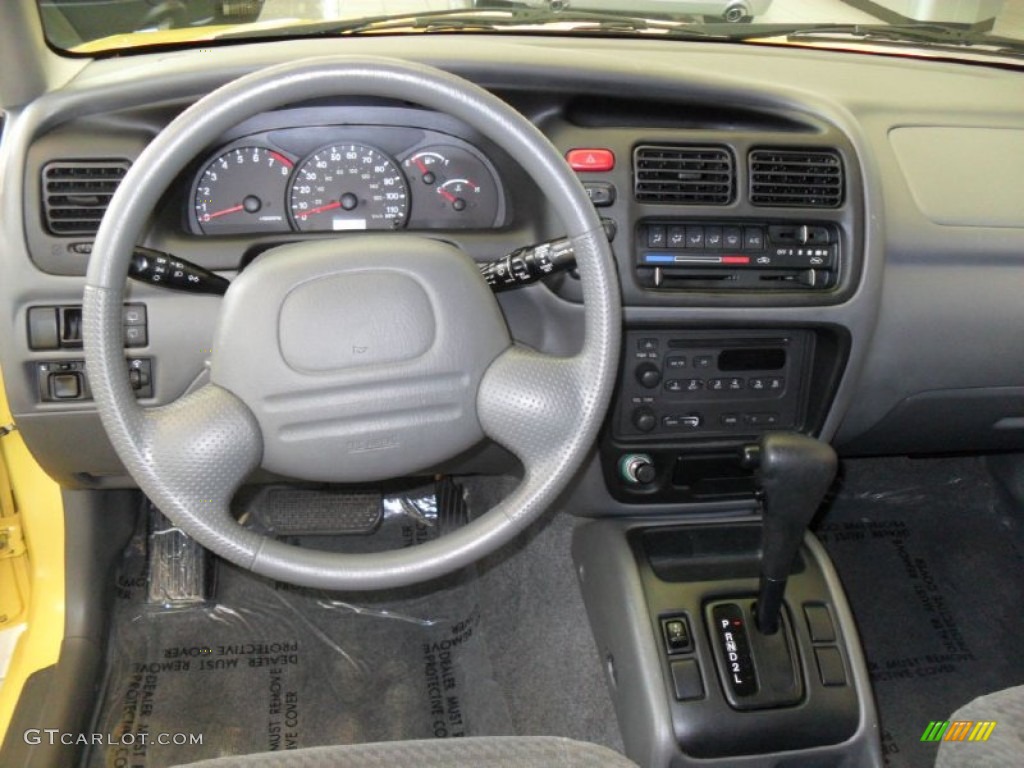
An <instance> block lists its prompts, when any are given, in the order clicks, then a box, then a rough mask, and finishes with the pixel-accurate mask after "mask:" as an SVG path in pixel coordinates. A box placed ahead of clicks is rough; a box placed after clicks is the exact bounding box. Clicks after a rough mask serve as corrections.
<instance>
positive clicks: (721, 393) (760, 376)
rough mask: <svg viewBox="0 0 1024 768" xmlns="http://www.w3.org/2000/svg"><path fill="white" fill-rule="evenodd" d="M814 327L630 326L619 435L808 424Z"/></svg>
mask: <svg viewBox="0 0 1024 768" xmlns="http://www.w3.org/2000/svg"><path fill="white" fill-rule="evenodd" d="M813 343H814V336H813V334H812V333H811V332H810V331H805V330H792V329H788V330H786V331H772V330H756V331H743V332H737V331H720V330H716V331H700V330H687V331H664V330H649V331H648V330H632V331H627V332H626V334H625V352H624V357H623V368H622V373H621V378H620V382H619V397H618V401H617V402H618V405H617V408H616V412H615V416H614V419H615V423H614V427H613V432H614V436H615V437H616V438H619V439H626V440H635V439H638V438H640V439H643V438H657V439H659V440H661V441H665V440H676V439H687V438H691V437H701V438H704V437H740V436H745V435H756V434H760V433H761V432H764V431H765V430H769V429H800V428H801V427H802V426H803V424H802V422H803V418H804V407H803V404H804V402H805V400H806V396H807V393H806V392H805V391H804V387H805V382H807V381H808V380H809V376H808V375H807V373H808V371H807V366H808V365H809V361H810V359H811V351H812V346H813Z"/></svg>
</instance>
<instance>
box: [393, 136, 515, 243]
mask: <svg viewBox="0 0 1024 768" xmlns="http://www.w3.org/2000/svg"><path fill="white" fill-rule="evenodd" d="M402 168H403V169H404V170H405V173H406V175H407V176H408V178H409V190H410V193H411V195H412V211H411V215H410V221H409V227H410V229H413V228H417V229H486V228H489V227H493V226H495V224H496V223H497V222H496V219H497V216H498V209H499V201H500V192H499V189H498V182H497V180H496V179H495V177H494V173H493V171H491V169H490V168H489V167H488V165H487V164H486V163H485V162H484V161H483V160H482V159H481V158H480V157H478V156H477V155H476V154H474V153H473V152H470V151H469V150H468V149H464V148H462V147H455V146H434V147H426V148H424V149H421V150H419V151H418V152H416V153H415V154H413V155H411V156H410V157H408V158H406V160H405V161H404V162H403V163H402Z"/></svg>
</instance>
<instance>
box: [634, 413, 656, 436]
mask: <svg viewBox="0 0 1024 768" xmlns="http://www.w3.org/2000/svg"><path fill="white" fill-rule="evenodd" d="M633 426H634V427H636V428H637V429H639V430H640V431H641V432H650V431H651V430H652V429H654V428H655V427H656V426H658V417H657V416H655V415H654V411H652V410H651V409H650V408H637V409H636V410H635V411H633Z"/></svg>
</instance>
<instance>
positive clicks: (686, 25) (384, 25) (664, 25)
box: [218, 5, 730, 40]
mask: <svg viewBox="0 0 1024 768" xmlns="http://www.w3.org/2000/svg"><path fill="white" fill-rule="evenodd" d="M565 25H569V26H572V27H573V29H574V31H585V32H601V33H608V34H615V33H631V34H637V33H655V34H662V35H665V36H669V37H686V38H693V39H712V40H715V39H717V40H727V39H729V37H730V36H729V35H728V34H725V33H716V32H709V31H706V30H703V29H699V28H695V26H694V25H693V22H692V20H691V19H689V18H683V19H680V20H678V21H670V20H667V19H648V18H644V17H641V16H630V15H628V14H618V13H601V12H599V11H577V10H573V9H565V10H551V9H549V8H538V7H536V6H526V5H524V6H513V7H501V8H486V7H481V8H476V9H470V10H466V9H456V10H445V11H432V12H427V13H416V14H403V15H399V16H396V15H388V16H370V17H364V18H359V19H350V20H345V21H326V22H303V23H299V24H294V25H289V26H283V27H271V28H265V29H255V30H250V31H246V30H242V31H239V32H229V33H227V34H224V35H219V36H218V39H221V40H225V39H232V38H260V37H337V36H345V35H361V34H372V33H376V32H391V31H395V32H397V31H400V30H413V31H417V32H472V31H481V32H494V31H499V30H509V29H510V28H517V27H523V28H524V29H527V28H528V29H529V31H536V30H538V29H541V30H542V29H544V28H545V27H547V28H552V29H554V30H556V31H557V30H559V29H560V28H562V27H563V26H565Z"/></svg>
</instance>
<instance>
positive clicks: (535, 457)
mask: <svg viewBox="0 0 1024 768" xmlns="http://www.w3.org/2000/svg"><path fill="white" fill-rule="evenodd" d="M582 375H583V365H582V364H581V359H580V358H579V357H564V358H563V357H553V356H551V355H545V354H541V353H539V352H536V351H534V350H531V349H527V348H526V347H522V346H513V347H510V348H509V349H508V350H506V351H505V352H504V353H502V355H501V356H500V357H498V359H496V360H495V361H494V362H493V363H492V364H491V367H490V368H489V369H488V370H487V373H486V374H485V375H484V378H483V381H482V382H481V384H480V390H479V392H478V394H477V413H478V415H479V417H480V424H481V425H482V426H483V429H484V434H486V435H487V436H488V437H489V438H491V439H492V440H494V441H495V442H497V443H499V444H500V445H501V446H503V447H504V448H507V449H508V450H510V451H511V452H512V453H513V454H515V456H516V457H517V458H518V459H519V460H520V461H522V462H523V465H524V467H525V468H526V470H527V473H528V474H529V473H532V472H534V471H539V470H540V469H542V468H544V467H550V466H552V465H553V464H554V465H557V463H558V458H559V456H560V455H562V454H564V451H565V448H566V446H567V443H568V442H569V441H570V439H571V437H572V435H573V434H574V433H575V432H576V431H577V428H578V425H579V420H580V418H581V416H582V415H583V409H584V408H585V394H584V392H585V390H586V388H585V387H583V386H582V381H581V377H582Z"/></svg>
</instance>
